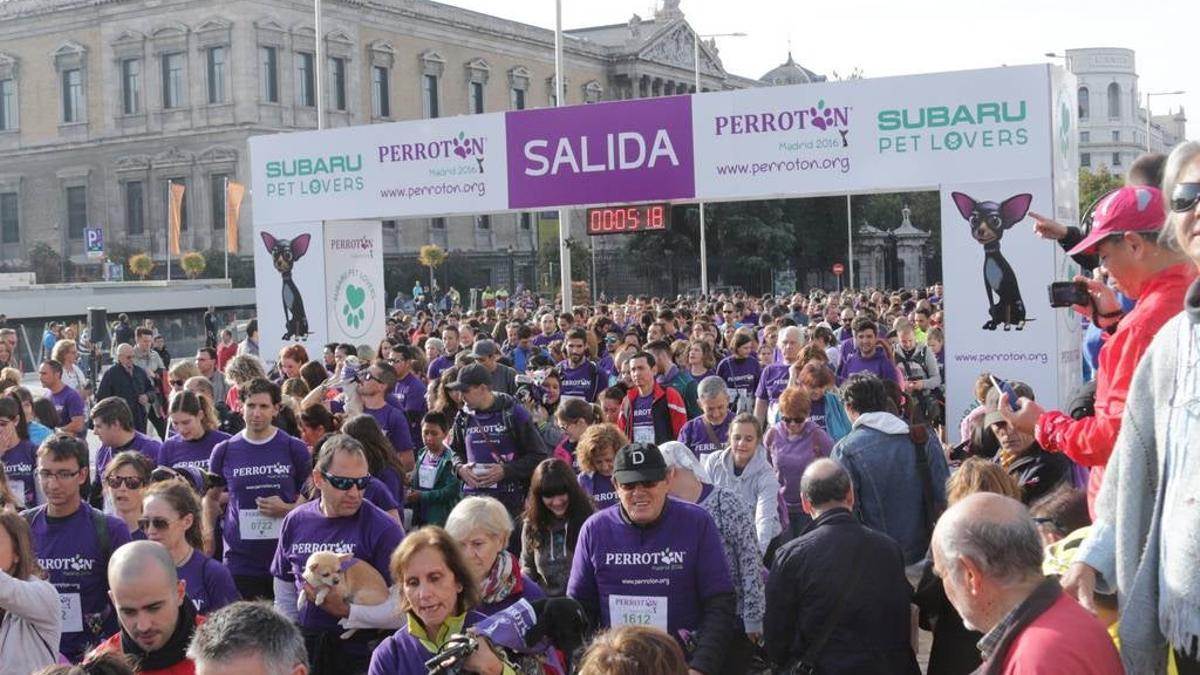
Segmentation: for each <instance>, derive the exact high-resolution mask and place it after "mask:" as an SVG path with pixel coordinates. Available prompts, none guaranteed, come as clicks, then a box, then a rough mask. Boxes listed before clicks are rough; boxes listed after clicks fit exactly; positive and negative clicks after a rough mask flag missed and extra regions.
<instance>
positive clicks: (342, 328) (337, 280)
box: [324, 220, 387, 348]
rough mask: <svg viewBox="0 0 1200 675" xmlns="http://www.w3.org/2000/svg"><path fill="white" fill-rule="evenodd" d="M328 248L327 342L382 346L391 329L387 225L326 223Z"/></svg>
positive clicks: (346, 222)
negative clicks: (385, 252)
mask: <svg viewBox="0 0 1200 675" xmlns="http://www.w3.org/2000/svg"><path fill="white" fill-rule="evenodd" d="M324 246H325V301H326V311H327V314H328V317H329V339H328V340H326V341H327V342H347V343H350V344H353V345H361V344H367V345H370V346H371V347H372V348H375V347H377V346H378V345H379V341H380V340H382V339H383V336H384V335H385V334H386V332H387V331H386V328H387V327H386V325H385V322H386V321H387V298H386V294H385V293H384V290H383V225H382V223H380V222H379V221H377V220H376V221H342V222H336V223H326V224H325V241H324Z"/></svg>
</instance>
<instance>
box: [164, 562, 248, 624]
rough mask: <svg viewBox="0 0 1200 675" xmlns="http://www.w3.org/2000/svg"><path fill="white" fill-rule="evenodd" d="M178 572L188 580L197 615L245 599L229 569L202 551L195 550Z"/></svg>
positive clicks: (208, 612)
mask: <svg viewBox="0 0 1200 675" xmlns="http://www.w3.org/2000/svg"><path fill="white" fill-rule="evenodd" d="M176 572H178V573H179V578H180V579H182V580H184V581H185V582H187V585H186V590H187V596H188V598H189V599H190V600H191V601H192V605H193V606H195V608H196V613H197V614H211V613H212V612H215V611H217V610H218V609H221V608H222V607H224V606H225V605H228V604H230V603H233V602H237V601H238V600H241V599H242V596H241V594H240V593H238V590H237V586H235V585H234V583H233V575H232V574H230V573H229V568H228V567H225V566H224V565H222V564H221V563H220V562H219V561H217V560H213V559H212V558H210V557H208V556H206V555H204V553H202V552H200V551H192V557H190V558H188V561H187V562H185V563H184V564H183V566H182V567H178V568H176Z"/></svg>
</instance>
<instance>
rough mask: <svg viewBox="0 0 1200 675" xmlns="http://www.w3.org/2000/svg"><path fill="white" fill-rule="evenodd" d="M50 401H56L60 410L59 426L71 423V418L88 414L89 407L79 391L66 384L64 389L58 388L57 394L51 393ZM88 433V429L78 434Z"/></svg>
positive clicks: (56, 408) (82, 435)
mask: <svg viewBox="0 0 1200 675" xmlns="http://www.w3.org/2000/svg"><path fill="white" fill-rule="evenodd" d="M48 393H50V392H48ZM50 401H51V402H53V403H54V409H55V410H56V411H57V412H58V426H60V427H65V426H67V425H68V424H70V423H71V418H74V417H84V416H86V415H87V409H86V408H85V407H84V405H83V397H82V396H80V395H79V392H77V391H75V390H74V389H72V388H71V387H69V386H67V385H65V384H64V385H63V388H62V389H60V390H58V393H57V394H55V393H50ZM86 435H87V429H84V430H83V431H81V432H80V433H79V434H78V436H79V437H80V438H83V437H84V436H86Z"/></svg>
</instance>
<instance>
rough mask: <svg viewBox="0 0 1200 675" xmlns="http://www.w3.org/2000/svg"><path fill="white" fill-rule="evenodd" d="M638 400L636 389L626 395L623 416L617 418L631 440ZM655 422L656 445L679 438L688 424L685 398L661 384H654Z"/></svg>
mask: <svg viewBox="0 0 1200 675" xmlns="http://www.w3.org/2000/svg"><path fill="white" fill-rule="evenodd" d="M637 398H638V388H637V387H634V388H632V389H630V390H629V393H628V394H626V395H625V401H624V402H623V403H622V404H621V414H620V415H619V416H618V417H617V426H618V427H621V431H623V432H624V433H625V436H626V437H628V438H629V440H631V441H632V440H633V406H634V403H635V402H636V401H637ZM651 413H652V418H653V420H654V442H655V444H661V443H666V442H667V441H673V440H675V439H676V438H679V430H680V429H682V428H683V425H684V424H686V423H687V419H688V418H687V408H686V407H685V406H684V403H683V397H682V396H680V395H679V392H678V391H675V390H674V389H671V388H669V387H664V386H662V385H661V384H659V383H657V382H655V383H654V404H653V407H652V408H651Z"/></svg>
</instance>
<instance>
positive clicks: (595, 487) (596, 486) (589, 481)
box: [579, 471, 617, 511]
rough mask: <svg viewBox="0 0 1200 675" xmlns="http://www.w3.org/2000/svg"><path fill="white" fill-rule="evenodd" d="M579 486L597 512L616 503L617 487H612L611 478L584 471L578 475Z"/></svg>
mask: <svg viewBox="0 0 1200 675" xmlns="http://www.w3.org/2000/svg"><path fill="white" fill-rule="evenodd" d="M579 485H580V486H582V487H583V491H584V492H586V493H587V494H588V496H589V497H591V498H592V503H593V504H595V505H596V510H597V511H599V510H600V509H604V508H608V507H609V506H612V505H613V504H616V503H617V486H616V485H613V481H612V476H605V475H604V474H600V473H596V472H594V471H585V472H583V473H581V474H579Z"/></svg>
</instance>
